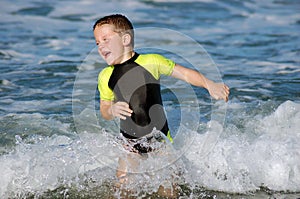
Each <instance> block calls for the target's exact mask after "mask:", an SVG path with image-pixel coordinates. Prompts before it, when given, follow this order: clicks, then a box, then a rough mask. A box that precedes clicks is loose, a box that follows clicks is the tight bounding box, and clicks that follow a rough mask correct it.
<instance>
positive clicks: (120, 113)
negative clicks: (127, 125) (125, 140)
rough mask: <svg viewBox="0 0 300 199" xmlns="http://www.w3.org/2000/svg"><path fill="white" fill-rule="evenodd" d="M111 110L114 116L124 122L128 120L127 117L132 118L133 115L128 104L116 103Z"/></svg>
mask: <svg viewBox="0 0 300 199" xmlns="http://www.w3.org/2000/svg"><path fill="white" fill-rule="evenodd" d="M111 109H112V110H111V112H112V115H113V116H114V117H119V118H120V119H122V120H126V116H127V117H130V116H131V114H132V110H131V109H130V108H129V105H128V104H127V103H126V102H116V103H115V104H114V105H112V107H111Z"/></svg>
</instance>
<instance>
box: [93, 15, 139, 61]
mask: <svg viewBox="0 0 300 199" xmlns="http://www.w3.org/2000/svg"><path fill="white" fill-rule="evenodd" d="M93 30H94V36H95V40H96V44H97V45H98V52H99V54H100V55H101V57H102V58H103V59H104V60H105V61H106V62H107V63H108V64H109V65H114V64H120V63H123V62H124V61H126V60H128V58H130V56H128V55H129V54H131V53H132V52H133V46H134V31H133V26H132V24H131V22H130V21H129V20H128V19H127V18H126V17H125V16H123V15H120V14H115V15H109V16H106V17H103V18H101V19H99V20H98V21H96V23H95V25H94V26H93Z"/></svg>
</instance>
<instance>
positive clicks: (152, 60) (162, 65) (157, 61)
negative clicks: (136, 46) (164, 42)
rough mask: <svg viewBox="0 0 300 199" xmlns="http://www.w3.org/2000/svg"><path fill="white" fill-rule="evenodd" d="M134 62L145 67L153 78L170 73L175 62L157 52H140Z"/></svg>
mask: <svg viewBox="0 0 300 199" xmlns="http://www.w3.org/2000/svg"><path fill="white" fill-rule="evenodd" d="M136 62H137V63H138V64H140V65H141V66H143V67H144V68H145V69H147V70H148V71H149V72H150V73H151V74H152V75H153V77H154V78H155V79H159V78H160V76H161V75H171V74H172V72H173V69H174V66H175V62H174V61H172V60H170V59H167V58H166V57H164V56H162V55H159V54H141V55H140V56H139V57H138V58H137V60H136Z"/></svg>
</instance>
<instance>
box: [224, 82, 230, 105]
mask: <svg viewBox="0 0 300 199" xmlns="http://www.w3.org/2000/svg"><path fill="white" fill-rule="evenodd" d="M223 89H224V91H223V98H222V99H224V101H225V102H228V96H229V94H230V89H229V87H228V86H227V85H226V84H224V85H223Z"/></svg>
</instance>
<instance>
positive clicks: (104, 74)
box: [98, 66, 114, 101]
mask: <svg viewBox="0 0 300 199" xmlns="http://www.w3.org/2000/svg"><path fill="white" fill-rule="evenodd" d="M112 71H113V67H111V66H109V67H106V68H104V69H103V70H102V71H101V72H100V73H99V75H98V90H99V93H100V99H101V100H107V101H113V100H114V93H113V91H112V90H111V89H110V88H109V87H108V81H109V78H110V76H111V74H112Z"/></svg>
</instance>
